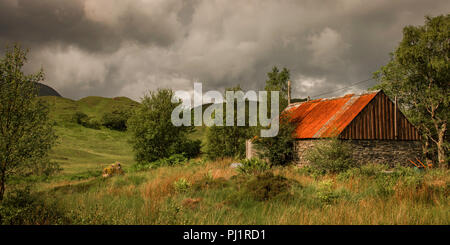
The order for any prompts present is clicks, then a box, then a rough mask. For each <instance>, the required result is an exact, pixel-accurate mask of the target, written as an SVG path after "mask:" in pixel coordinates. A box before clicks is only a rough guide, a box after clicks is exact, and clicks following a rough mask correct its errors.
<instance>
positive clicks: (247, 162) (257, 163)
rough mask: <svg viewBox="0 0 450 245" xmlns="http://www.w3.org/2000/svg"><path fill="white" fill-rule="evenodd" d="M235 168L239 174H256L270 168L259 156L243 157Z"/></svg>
mask: <svg viewBox="0 0 450 245" xmlns="http://www.w3.org/2000/svg"><path fill="white" fill-rule="evenodd" d="M241 164H242V165H241V166H239V167H238V168H237V170H238V172H239V173H241V174H258V173H262V172H264V171H266V170H268V169H270V164H269V163H267V162H266V161H264V160H261V159H259V158H251V159H244V160H242V161H241Z"/></svg>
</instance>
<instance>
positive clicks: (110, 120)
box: [101, 110, 130, 131]
mask: <svg viewBox="0 0 450 245" xmlns="http://www.w3.org/2000/svg"><path fill="white" fill-rule="evenodd" d="M129 117H130V113H128V112H126V111H123V110H114V111H112V112H107V113H105V114H103V116H102V120H101V121H102V125H103V126H105V127H107V128H109V129H113V130H118V131H125V130H127V121H128V118H129Z"/></svg>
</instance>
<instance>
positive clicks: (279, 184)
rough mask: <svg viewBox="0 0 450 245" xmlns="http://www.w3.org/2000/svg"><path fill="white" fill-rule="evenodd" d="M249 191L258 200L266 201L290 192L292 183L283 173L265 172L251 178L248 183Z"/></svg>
mask: <svg viewBox="0 0 450 245" xmlns="http://www.w3.org/2000/svg"><path fill="white" fill-rule="evenodd" d="M246 187H247V192H248V194H250V195H251V196H252V197H253V198H254V199H256V200H258V201H265V200H269V199H271V198H274V197H276V196H278V195H280V194H287V193H289V190H290V187H291V183H290V182H289V180H288V179H287V178H285V177H283V176H281V175H274V174H273V173H272V172H264V173H262V174H259V175H256V176H255V177H253V178H252V179H250V180H249V181H248V182H247V184H246Z"/></svg>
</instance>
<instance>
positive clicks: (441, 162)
mask: <svg viewBox="0 0 450 245" xmlns="http://www.w3.org/2000/svg"><path fill="white" fill-rule="evenodd" d="M446 129H447V123H443V124H442V126H441V128H440V130H439V131H438V142H437V150H438V162H439V167H441V168H447V167H448V163H447V162H446V161H447V159H446V155H445V149H444V137H445V131H446Z"/></svg>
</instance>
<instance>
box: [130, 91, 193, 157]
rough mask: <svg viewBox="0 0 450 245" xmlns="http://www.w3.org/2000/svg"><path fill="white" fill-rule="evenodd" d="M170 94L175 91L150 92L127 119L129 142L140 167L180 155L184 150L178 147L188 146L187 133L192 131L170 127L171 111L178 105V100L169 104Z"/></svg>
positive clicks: (185, 128)
mask: <svg viewBox="0 0 450 245" xmlns="http://www.w3.org/2000/svg"><path fill="white" fill-rule="evenodd" d="M173 95H174V92H173V91H172V90H170V89H158V90H157V91H150V92H149V93H148V94H146V95H145V96H144V98H143V99H142V103H141V105H140V106H139V107H138V108H137V109H136V111H135V112H134V114H133V115H132V116H131V117H130V119H129V120H128V129H129V131H130V132H131V134H132V140H131V142H132V144H133V149H134V151H135V153H136V160H137V162H138V163H140V164H146V163H150V162H153V161H156V160H158V159H162V158H166V157H169V156H170V155H172V154H177V153H183V152H184V151H185V150H184V149H183V148H182V147H180V146H183V145H185V146H186V145H189V144H186V142H187V141H189V140H188V139H187V134H189V133H191V132H192V130H193V129H194V128H193V127H192V126H181V127H177V126H174V125H173V124H172V121H171V114H172V111H173V110H174V109H175V107H177V106H178V105H179V104H181V101H178V103H172V102H171V99H172V96H173ZM188 150H189V151H190V152H191V151H192V149H188ZM190 154H191V155H192V153H190Z"/></svg>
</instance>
